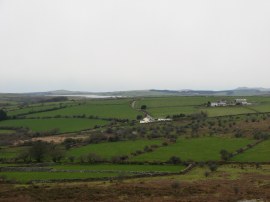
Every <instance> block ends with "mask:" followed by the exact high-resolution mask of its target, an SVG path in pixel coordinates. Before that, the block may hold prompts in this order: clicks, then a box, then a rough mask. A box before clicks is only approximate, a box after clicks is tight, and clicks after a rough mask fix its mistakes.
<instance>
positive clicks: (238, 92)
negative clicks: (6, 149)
mask: <svg viewBox="0 0 270 202" xmlns="http://www.w3.org/2000/svg"><path fill="white" fill-rule="evenodd" d="M27 94H30V95H44V96H46V95H47V96H57V95H59V96H63V95H100V96H124V97H143V96H255V95H269V96H270V88H248V87H239V88H236V89H233V90H221V91H214V90H167V89H164V90H159V89H150V90H131V91H114V92H85V91H69V90H55V91H48V92H36V93H27Z"/></svg>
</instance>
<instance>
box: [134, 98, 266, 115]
mask: <svg viewBox="0 0 270 202" xmlns="http://www.w3.org/2000/svg"><path fill="white" fill-rule="evenodd" d="M235 98H237V97H209V96H205V97H202V96H198V97H161V98H144V99H140V100H138V101H136V105H135V107H136V108H140V107H141V106H142V105H146V106H147V111H148V112H149V114H150V115H152V116H154V117H156V118H160V117H166V116H168V115H176V114H187V115H188V114H193V113H199V112H201V111H204V112H207V113H208V115H209V116H210V117H215V116H226V115H237V114H247V113H256V112H270V98H269V97H256V96H254V97H247V99H248V102H252V103H253V105H251V106H244V107H242V106H234V107H215V108H211V107H205V104H206V103H207V102H208V101H210V102H211V101H213V102H216V101H218V100H222V99H225V100H228V101H232V100H234V99H235Z"/></svg>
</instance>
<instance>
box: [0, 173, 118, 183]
mask: <svg viewBox="0 0 270 202" xmlns="http://www.w3.org/2000/svg"><path fill="white" fill-rule="evenodd" d="M118 175H119V173H117V172H115V173H99V172H86V173H81V172H72V173H69V172H1V173H0V178H4V179H7V180H13V181H14V180H15V181H17V182H21V183H27V182H30V181H33V180H61V179H91V178H104V177H116V176H118Z"/></svg>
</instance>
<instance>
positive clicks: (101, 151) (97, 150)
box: [66, 139, 162, 159]
mask: <svg viewBox="0 0 270 202" xmlns="http://www.w3.org/2000/svg"><path fill="white" fill-rule="evenodd" d="M161 143H162V141H161V140H145V139H141V140H134V141H132V140H131V141H120V142H105V143H99V144H89V145H86V146H82V147H78V148H72V149H70V150H69V151H67V154H66V156H74V157H75V158H79V157H80V156H83V155H88V154H90V153H94V154H96V155H98V156H100V157H102V158H105V159H110V158H112V157H115V156H122V155H130V153H132V152H135V151H137V150H143V149H144V147H145V146H151V145H161Z"/></svg>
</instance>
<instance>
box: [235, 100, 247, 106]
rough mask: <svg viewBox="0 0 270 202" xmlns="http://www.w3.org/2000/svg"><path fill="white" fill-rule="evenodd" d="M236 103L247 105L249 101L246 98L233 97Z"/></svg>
mask: <svg viewBox="0 0 270 202" xmlns="http://www.w3.org/2000/svg"><path fill="white" fill-rule="evenodd" d="M235 104H236V105H249V104H250V103H248V102H247V99H235Z"/></svg>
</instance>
